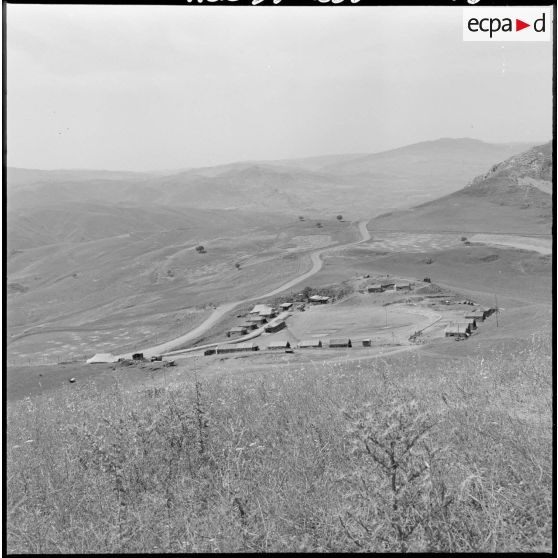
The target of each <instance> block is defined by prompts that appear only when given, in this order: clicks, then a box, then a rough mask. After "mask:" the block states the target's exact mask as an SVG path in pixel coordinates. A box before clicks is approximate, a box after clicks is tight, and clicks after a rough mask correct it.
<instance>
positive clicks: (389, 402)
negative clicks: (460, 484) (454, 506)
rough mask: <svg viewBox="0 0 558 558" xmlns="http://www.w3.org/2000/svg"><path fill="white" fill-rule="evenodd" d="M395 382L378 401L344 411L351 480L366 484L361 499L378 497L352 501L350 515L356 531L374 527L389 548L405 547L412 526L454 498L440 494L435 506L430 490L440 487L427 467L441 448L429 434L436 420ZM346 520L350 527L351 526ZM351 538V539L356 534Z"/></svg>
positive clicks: (426, 520)
mask: <svg viewBox="0 0 558 558" xmlns="http://www.w3.org/2000/svg"><path fill="white" fill-rule="evenodd" d="M395 387H396V386H387V389H386V390H385V391H384V393H383V394H382V400H381V401H377V402H375V403H372V402H369V403H365V404H364V405H363V406H362V407H360V408H357V409H354V411H352V412H347V411H344V412H343V414H344V416H345V418H346V419H348V427H347V434H348V435H349V439H350V441H351V443H352V444H351V445H352V451H351V454H352V456H353V458H356V460H357V463H358V465H357V467H356V470H355V473H354V475H353V483H354V486H355V488H358V491H359V492H361V494H362V489H363V488H364V493H363V494H362V496H365V499H364V501H365V502H375V503H376V504H375V505H374V506H373V507H370V506H368V507H367V508H363V509H362V510H361V509H359V507H358V506H356V509H353V513H352V515H353V516H356V519H357V521H356V522H354V523H353V525H351V526H352V527H353V528H354V527H356V528H357V532H355V535H356V536H357V537H359V533H358V531H360V530H361V529H362V531H361V533H360V535H364V536H366V535H368V536H369V534H370V532H372V531H373V532H375V533H376V536H377V537H378V538H379V540H381V542H382V543H383V544H384V545H385V546H386V547H387V549H389V550H397V551H399V552H407V551H408V550H410V549H411V548H412V544H413V534H414V532H415V530H416V528H417V527H419V526H422V527H423V528H424V529H426V530H428V526H429V523H430V520H431V518H432V515H433V514H434V513H437V512H440V511H443V509H445V508H447V507H448V506H449V505H450V504H451V503H452V500H453V499H452V497H451V496H450V495H449V494H444V495H443V497H442V499H441V501H440V502H436V503H435V505H434V506H433V504H434V498H433V496H434V494H433V492H434V490H436V489H437V488H438V487H437V486H436V487H434V486H433V485H434V484H435V483H436V480H435V479H434V478H433V476H432V474H431V467H432V466H433V465H434V464H435V463H436V462H437V461H438V460H439V458H440V457H441V456H440V453H441V451H442V448H441V447H439V446H437V445H436V444H435V442H434V441H433V440H432V439H430V437H429V434H430V431H431V430H432V428H433V427H434V426H435V424H436V423H435V420H434V418H433V417H432V416H430V415H429V414H428V413H426V412H423V411H421V410H420V408H419V406H418V404H417V402H416V401H414V400H413V399H411V398H410V397H409V396H405V394H404V393H402V391H401V390H400V389H394V388H395ZM380 389H381V388H380ZM364 511H366V513H362V512H364ZM358 516H360V517H358ZM358 520H360V521H358ZM344 526H345V529H346V530H347V531H348V530H349V526H348V525H344ZM351 538H352V539H353V540H355V538H354V535H352V536H351ZM359 538H360V537H359ZM419 538H420V537H419ZM428 538H430V537H428ZM416 542H418V541H416Z"/></svg>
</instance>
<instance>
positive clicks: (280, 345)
mask: <svg viewBox="0 0 558 558" xmlns="http://www.w3.org/2000/svg"><path fill="white" fill-rule="evenodd" d="M267 348H268V349H270V350H272V351H275V350H278V349H290V348H291V344H290V343H289V342H288V341H272V342H271V343H270V344H269V345H268V346H267Z"/></svg>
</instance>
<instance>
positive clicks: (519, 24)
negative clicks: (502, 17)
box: [515, 19, 531, 31]
mask: <svg viewBox="0 0 558 558" xmlns="http://www.w3.org/2000/svg"><path fill="white" fill-rule="evenodd" d="M525 27H531V24H530V23H525V22H524V21H521V20H520V19H516V20H515V30H516V31H521V30H522V29H525Z"/></svg>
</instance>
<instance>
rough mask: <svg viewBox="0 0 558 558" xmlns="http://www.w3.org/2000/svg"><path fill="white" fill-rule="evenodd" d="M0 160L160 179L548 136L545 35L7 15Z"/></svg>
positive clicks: (421, 19) (325, 23)
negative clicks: (504, 37)
mask: <svg viewBox="0 0 558 558" xmlns="http://www.w3.org/2000/svg"><path fill="white" fill-rule="evenodd" d="M6 42H7V67H6V83H7V101H6V102H7V161H8V165H9V166H16V167H26V168H36V169H62V168H88V169H107V170H134V171H149V170H170V169H184V168H189V167H197V166H210V165H216V164H221V163H228V162H233V161H243V160H262V159H263V160H265V159H268V160H271V159H283V158H295V157H308V156H314V155H325V154H339V153H372V152H378V151H383V150H387V149H392V148H396V147H401V146H403V145H407V144H411V143H415V142H419V141H425V140H433V139H437V138H440V137H472V138H476V139H480V140H483V141H487V142H538V141H541V142H544V141H548V140H549V139H550V138H551V136H552V45H551V43H550V42H546V43H544V42H506V43H501V42H500V43H496V42H494V43H485V42H464V41H463V38H462V8H461V7H458V6H455V7H452V6H448V7H422V6H417V7H410V6H405V7H395V6H390V7H367V6H358V5H355V6H351V5H345V6H335V7H331V6H321V5H316V6H314V7H289V6H285V5H281V6H277V7H273V6H264V5H259V6H246V7H241V6H234V5H232V6H231V5H228V6H227V5H225V6H218V5H202V6H194V5H186V6H177V7H175V6H130V5H125V6H114V5H112V6H111V5H104V6H102V5H101V6H87V5H75V6H64V5H13V4H8V5H7V7H6Z"/></svg>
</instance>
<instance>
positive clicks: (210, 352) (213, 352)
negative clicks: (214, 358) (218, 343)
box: [203, 349, 216, 356]
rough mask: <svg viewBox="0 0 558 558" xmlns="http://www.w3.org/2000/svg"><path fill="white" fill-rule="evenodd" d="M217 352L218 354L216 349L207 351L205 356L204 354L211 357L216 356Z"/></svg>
mask: <svg viewBox="0 0 558 558" xmlns="http://www.w3.org/2000/svg"><path fill="white" fill-rule="evenodd" d="M215 352H216V350H215V349H205V351H204V352H203V354H204V355H205V356H209V355H214V354H215Z"/></svg>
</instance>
